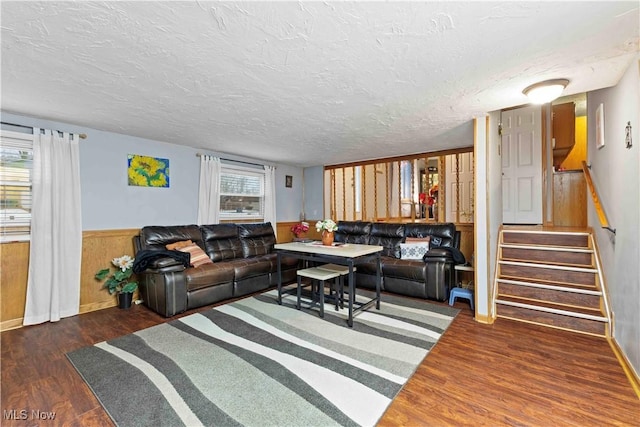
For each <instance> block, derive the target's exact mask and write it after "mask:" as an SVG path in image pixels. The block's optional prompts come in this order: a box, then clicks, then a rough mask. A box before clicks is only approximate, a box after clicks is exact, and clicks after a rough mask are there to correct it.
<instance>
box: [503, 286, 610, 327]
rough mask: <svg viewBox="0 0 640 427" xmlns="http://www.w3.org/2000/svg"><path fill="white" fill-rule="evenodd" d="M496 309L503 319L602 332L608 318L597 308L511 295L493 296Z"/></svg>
mask: <svg viewBox="0 0 640 427" xmlns="http://www.w3.org/2000/svg"><path fill="white" fill-rule="evenodd" d="M496 309H497V312H496V314H497V316H498V317H501V318H505V319H511V320H516V321H521V322H527V323H535V324H539V325H544V326H549V327H552V328H558V329H566V330H571V331H574V332H580V333H584V334H589V335H597V336H606V328H607V322H608V321H607V318H606V317H605V316H603V315H602V313H601V312H600V311H599V310H589V309H585V308H576V307H567V306H564V305H559V304H553V303H548V302H540V301H534V300H528V299H524V298H517V297H513V296H499V297H498V298H497V299H496Z"/></svg>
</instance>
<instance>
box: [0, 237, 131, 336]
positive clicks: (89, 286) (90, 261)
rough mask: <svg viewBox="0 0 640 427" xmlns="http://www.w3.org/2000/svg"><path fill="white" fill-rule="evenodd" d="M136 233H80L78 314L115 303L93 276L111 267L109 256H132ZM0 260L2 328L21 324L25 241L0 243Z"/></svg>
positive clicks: (27, 249)
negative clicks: (80, 259) (80, 262)
mask: <svg viewBox="0 0 640 427" xmlns="http://www.w3.org/2000/svg"><path fill="white" fill-rule="evenodd" d="M138 232H139V230H138V229H126V230H104V231H85V232H83V234H82V266H81V273H80V313H86V312H89V311H94V310H99V309H102V308H107V307H113V306H115V305H116V304H117V301H116V296H115V295H109V292H107V291H106V290H105V289H102V284H101V283H100V282H98V281H96V280H95V278H94V276H95V274H96V272H97V271H98V270H100V269H102V268H106V267H109V266H111V260H112V259H113V258H115V257H119V256H122V255H130V256H133V255H134V252H133V236H135V235H137V234H138ZM0 259H1V266H2V271H0V292H1V296H2V298H1V302H0V330H2V331H4V330H7V329H12V328H16V327H19V326H21V325H22V318H23V316H24V305H25V301H26V295H27V274H28V270H29V242H16V243H3V244H1V245H0ZM134 298H135V295H134Z"/></svg>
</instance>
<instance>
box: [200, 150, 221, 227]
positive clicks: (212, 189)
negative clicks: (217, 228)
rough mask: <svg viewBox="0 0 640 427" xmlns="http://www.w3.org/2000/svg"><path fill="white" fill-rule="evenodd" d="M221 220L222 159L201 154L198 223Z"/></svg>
mask: <svg viewBox="0 0 640 427" xmlns="http://www.w3.org/2000/svg"><path fill="white" fill-rule="evenodd" d="M219 222H220V159H219V158H218V157H212V156H205V155H201V156H200V188H199V190H198V225H202V224H217V223H219Z"/></svg>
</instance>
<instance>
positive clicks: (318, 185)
mask: <svg viewBox="0 0 640 427" xmlns="http://www.w3.org/2000/svg"><path fill="white" fill-rule="evenodd" d="M323 187H324V167H323V166H314V167H312V168H305V169H304V212H305V216H306V217H307V218H308V219H316V220H318V219H323V216H324V210H323V203H324V190H323Z"/></svg>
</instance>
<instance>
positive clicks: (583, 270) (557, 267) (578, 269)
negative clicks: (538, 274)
mask: <svg viewBox="0 0 640 427" xmlns="http://www.w3.org/2000/svg"><path fill="white" fill-rule="evenodd" d="M498 264H504V265H516V266H520V267H534V268H547V269H549V270H564V271H576V272H580V273H597V272H598V270H597V269H595V268H581V267H568V266H562V265H550V264H535V263H530V262H517V261H502V260H500V261H498Z"/></svg>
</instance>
